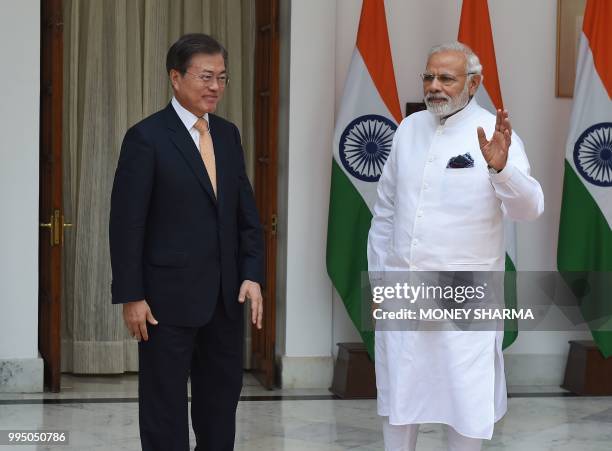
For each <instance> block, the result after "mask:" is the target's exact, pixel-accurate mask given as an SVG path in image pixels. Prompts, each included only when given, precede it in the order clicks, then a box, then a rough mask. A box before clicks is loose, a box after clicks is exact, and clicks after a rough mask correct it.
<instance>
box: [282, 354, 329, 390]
mask: <svg viewBox="0 0 612 451" xmlns="http://www.w3.org/2000/svg"><path fill="white" fill-rule="evenodd" d="M333 372H334V359H333V357H331V356H329V357H289V356H282V357H281V362H280V374H281V380H280V383H281V387H282V388H329V387H330V386H331V382H332V376H333Z"/></svg>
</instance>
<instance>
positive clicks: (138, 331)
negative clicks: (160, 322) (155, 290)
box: [123, 299, 157, 341]
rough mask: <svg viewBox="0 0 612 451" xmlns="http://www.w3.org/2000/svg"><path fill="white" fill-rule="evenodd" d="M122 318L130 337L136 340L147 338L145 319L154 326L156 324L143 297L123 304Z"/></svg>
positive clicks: (145, 339)
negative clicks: (140, 299)
mask: <svg viewBox="0 0 612 451" xmlns="http://www.w3.org/2000/svg"><path fill="white" fill-rule="evenodd" d="M123 320H124V321H125V325H126V326H127V328H128V330H129V331H130V334H131V335H132V337H134V338H135V339H136V340H138V341H140V340H144V341H147V340H148V339H149V334H148V333H147V321H148V322H149V323H150V324H152V325H154V326H155V325H157V320H156V319H155V318H154V317H153V313H151V309H150V308H149V304H147V301H145V300H144V299H143V300H142V301H133V302H127V303H125V304H123Z"/></svg>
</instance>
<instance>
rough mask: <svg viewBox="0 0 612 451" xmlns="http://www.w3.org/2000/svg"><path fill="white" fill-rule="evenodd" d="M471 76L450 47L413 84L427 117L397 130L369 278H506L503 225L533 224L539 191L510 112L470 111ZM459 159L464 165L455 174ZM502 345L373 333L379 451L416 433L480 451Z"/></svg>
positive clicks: (492, 338)
mask: <svg viewBox="0 0 612 451" xmlns="http://www.w3.org/2000/svg"><path fill="white" fill-rule="evenodd" d="M480 71H481V66H480V64H479V62H478V58H477V56H476V55H474V54H473V52H472V51H471V50H470V49H469V48H467V47H465V46H463V45H461V44H459V43H452V44H447V45H442V46H437V47H434V48H433V49H432V50H431V51H430V55H429V59H428V63H427V68H426V72H425V73H424V74H423V75H422V77H423V89H424V95H425V102H426V105H427V107H428V110H427V111H422V112H419V113H415V114H412V115H411V116H409V117H407V118H406V119H404V120H403V121H402V122H401V124H400V125H399V127H398V129H397V131H396V133H395V137H394V140H393V146H392V150H391V153H390V155H389V158H388V160H387V162H386V164H385V167H384V170H383V173H382V176H381V178H380V181H379V184H378V200H377V202H376V205H375V207H374V217H373V220H372V226H371V229H370V234H369V239H368V266H369V271H370V272H371V274H381V273H382V274H384V273H385V272H390V271H503V270H504V264H505V246H504V227H503V219H504V215H505V216H507V217H509V218H510V219H512V220H531V219H534V218H536V217H538V216H539V215H540V214H541V213H542V211H543V209H544V198H543V194H542V190H541V187H540V185H539V183H538V182H537V181H536V180H535V179H534V178H533V177H531V176H530V175H529V172H530V168H529V162H528V161H527V157H526V154H525V150H524V147H523V143H522V141H521V140H520V138H519V137H518V136H517V135H516V134H515V133H514V132H512V129H511V126H510V121H509V120H508V114H507V112H506V111H498V113H497V116H496V115H493V114H491V113H489V112H488V111H486V110H485V109H483V108H482V107H481V106H480V105H478V103H477V102H476V100H475V99H474V94H475V92H476V90H477V89H478V87H479V85H480V83H481V80H482V76H481V75H480ZM487 137H490V140H488V139H487ZM466 154H469V157H468V158H467V160H468V161H467V163H466V161H465V160H464V161H463V164H462V165H459V166H460V167H452V166H456V165H453V164H452V161H453V160H452V159H453V158H454V157H458V156H461V155H464V156H465V155H466ZM470 158H471V159H472V160H473V163H470V162H469V159H470ZM425 326H426V324H425ZM421 329H422V327H421ZM502 338H503V331H495V330H491V331H486V330H485V331H440V330H438V331H423V330H416V331H381V330H378V331H377V332H376V348H375V355H376V379H377V388H378V413H379V415H381V416H382V417H384V418H383V425H384V428H383V432H384V437H385V447H386V449H387V450H411V449H414V448H415V443H416V435H417V432H418V424H420V423H442V424H446V425H448V426H450V427H449V428H448V436H449V449H453V450H455V449H465V450H474V449H480V446H481V440H482V439H490V438H491V437H492V434H493V426H494V423H495V422H496V421H497V420H499V419H500V418H501V417H502V416H503V415H504V413H505V412H506V382H505V377H504V364H503V356H502V348H501V345H502Z"/></svg>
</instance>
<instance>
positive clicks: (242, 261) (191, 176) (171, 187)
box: [109, 104, 264, 326]
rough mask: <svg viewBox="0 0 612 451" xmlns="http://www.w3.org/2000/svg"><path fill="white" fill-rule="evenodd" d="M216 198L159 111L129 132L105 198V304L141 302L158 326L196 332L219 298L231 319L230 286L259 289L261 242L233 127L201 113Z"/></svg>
mask: <svg viewBox="0 0 612 451" xmlns="http://www.w3.org/2000/svg"><path fill="white" fill-rule="evenodd" d="M209 121H210V129H211V135H212V140H213V145H214V149H215V160H216V166H217V193H218V198H217V199H215V196H214V193H213V189H212V185H211V182H210V179H209V178H208V174H207V172H206V169H205V167H204V163H203V162H202V159H201V157H200V154H199V152H198V150H197V147H196V146H195V144H194V142H193V140H192V138H191V136H190V135H189V132H188V131H187V129H186V128H185V126H184V124H183V123H182V122H181V120H180V118H179V117H178V115H177V114H176V111H175V110H174V108H173V107H172V104H169V105H168V106H167V107H166V108H165V109H163V110H161V111H159V112H157V113H155V114H153V115H151V116H149V117H148V118H146V119H144V120H143V121H141V122H139V123H138V124H136V125H134V126H133V127H132V128H130V129H129V130H128V131H127V133H126V135H125V138H124V139H123V144H122V146H121V155H120V157H119V163H118V166H117V171H116V173H115V181H114V185H113V192H112V197H111V213H110V227H109V229H110V254H111V265H112V271H113V282H112V289H111V291H112V302H113V303H114V304H119V303H126V302H130V301H136V300H140V299H146V300H147V302H148V303H149V305H150V307H151V310H152V312H153V315H154V316H155V317H156V319H157V320H158V321H159V322H160V323H165V324H171V325H177V326H199V325H203V324H205V323H206V322H207V321H208V320H209V319H210V318H211V316H212V314H213V311H214V308H215V305H216V303H217V300H218V299H219V295H220V294H221V295H222V298H223V301H224V303H225V307H226V311H227V313H228V315H229V316H230V317H232V318H235V317H236V316H237V314H238V313H239V311H238V310H239V309H240V308H241V307H242V306H241V304H239V303H238V301H237V299H238V290H239V285H240V284H241V283H242V281H243V280H245V279H248V280H252V281H255V282H259V283H260V284H261V283H263V278H264V274H263V272H264V265H263V255H264V250H263V236H262V230H261V223H260V221H259V217H258V214H257V209H256V207H255V200H254V197H253V190H252V188H251V185H250V183H249V180H248V179H247V176H246V172H245V168H244V156H243V152H242V146H241V144H240V134H239V132H238V129H237V127H236V126H235V125H234V124H232V123H231V122H228V121H226V120H224V119H222V118H220V117H218V116H215V115H212V114H209Z"/></svg>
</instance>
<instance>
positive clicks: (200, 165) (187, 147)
mask: <svg viewBox="0 0 612 451" xmlns="http://www.w3.org/2000/svg"><path fill="white" fill-rule="evenodd" d="M165 116H166V124H167V126H168V129H170V130H171V131H172V132H171V133H170V140H171V141H172V142H173V143H174V145H175V146H176V148H177V149H178V150H179V151H180V153H181V155H182V156H183V158H184V159H185V161H186V162H187V164H188V165H189V167H190V168H191V170H192V172H193V174H194V175H195V176H196V178H197V179H198V181H199V182H200V185H201V186H202V188H203V189H204V191H206V192H207V193H208V196H209V197H210V199H211V200H212V201H213V203H215V204H216V203H217V199H216V198H215V193H214V191H213V187H212V183H211V182H210V178H209V177H208V173H207V172H206V168H205V167H204V162H203V161H202V157H201V156H200V152H198V148H197V147H196V145H195V143H194V142H193V139H192V138H191V135H190V134H189V132H188V131H187V129H186V128H185V126H184V125H183V123H182V122H181V120H180V118H179V117H178V115H177V114H176V111H174V107H173V106H172V104H169V105H168V106H167V107H166V109H165ZM213 145H215V142H214V139H213ZM216 157H217V151H216V150H215V158H216ZM217 174H218V169H217ZM218 179H219V177H218V176H217V180H218ZM217 183H218V182H217ZM217 189H218V187H217Z"/></svg>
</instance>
